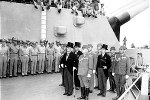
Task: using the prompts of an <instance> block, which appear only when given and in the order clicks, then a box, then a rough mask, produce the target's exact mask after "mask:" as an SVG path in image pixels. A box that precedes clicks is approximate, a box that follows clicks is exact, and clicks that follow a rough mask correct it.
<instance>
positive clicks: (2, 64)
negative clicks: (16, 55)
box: [0, 39, 9, 78]
mask: <svg viewBox="0 0 150 100" xmlns="http://www.w3.org/2000/svg"><path fill="white" fill-rule="evenodd" d="M0 42H1V45H0V78H2V77H3V78H5V77H6V71H7V63H8V59H9V49H8V47H7V45H6V41H5V40H4V39H2V40H0Z"/></svg>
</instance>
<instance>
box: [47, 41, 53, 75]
mask: <svg viewBox="0 0 150 100" xmlns="http://www.w3.org/2000/svg"><path fill="white" fill-rule="evenodd" d="M46 59H47V60H48V66H47V72H48V73H51V72H52V64H53V60H54V48H53V43H48V47H47V48H46Z"/></svg>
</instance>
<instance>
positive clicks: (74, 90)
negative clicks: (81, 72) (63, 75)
mask: <svg viewBox="0 0 150 100" xmlns="http://www.w3.org/2000/svg"><path fill="white" fill-rule="evenodd" d="M74 70H75V68H73V97H74V98H75V92H76V89H75V81H74Z"/></svg>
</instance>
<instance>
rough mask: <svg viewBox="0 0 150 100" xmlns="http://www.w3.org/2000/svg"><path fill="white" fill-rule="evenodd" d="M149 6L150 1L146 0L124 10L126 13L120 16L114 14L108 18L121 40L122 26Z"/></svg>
mask: <svg viewBox="0 0 150 100" xmlns="http://www.w3.org/2000/svg"><path fill="white" fill-rule="evenodd" d="M148 7H149V1H148V0H144V1H143V2H141V3H140V4H138V5H134V6H133V7H132V8H130V9H128V10H126V11H124V13H121V14H119V15H118V16H113V17H111V18H109V19H108V21H109V23H110V26H111V27H112V29H113V31H114V33H115V35H116V37H117V39H118V40H120V27H121V25H123V24H125V23H126V22H128V21H129V20H131V19H132V18H133V17H135V16H136V15H137V14H139V13H141V12H142V11H144V10H145V9H147V8H148Z"/></svg>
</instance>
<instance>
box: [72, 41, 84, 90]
mask: <svg viewBox="0 0 150 100" xmlns="http://www.w3.org/2000/svg"><path fill="white" fill-rule="evenodd" d="M80 47H81V43H80V42H75V46H74V48H75V52H74V53H75V54H76V56H77V57H78V59H79V57H80V56H81V55H82V52H81V51H80V50H79V48H80ZM77 72H78V66H77V70H75V71H74V74H75V76H74V78H75V79H74V81H75V86H76V90H79V87H80V81H79V78H78V75H77Z"/></svg>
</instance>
